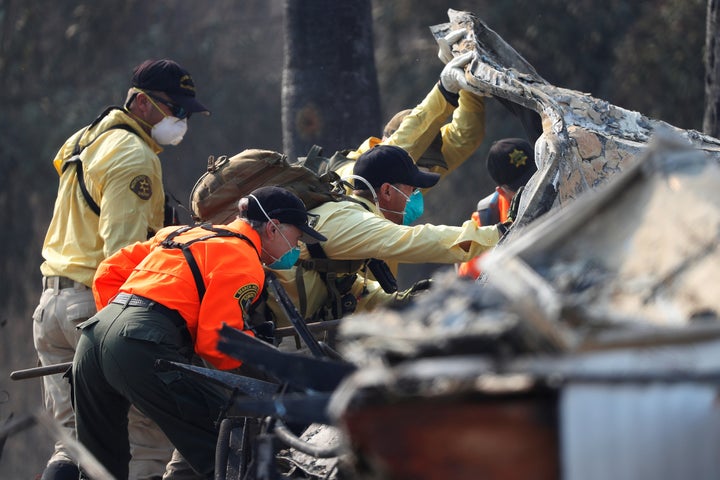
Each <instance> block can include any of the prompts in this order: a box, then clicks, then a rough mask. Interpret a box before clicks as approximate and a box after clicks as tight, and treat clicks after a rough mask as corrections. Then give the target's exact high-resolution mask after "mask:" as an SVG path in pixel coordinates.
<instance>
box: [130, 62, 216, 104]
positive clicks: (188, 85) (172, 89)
mask: <svg viewBox="0 0 720 480" xmlns="http://www.w3.org/2000/svg"><path fill="white" fill-rule="evenodd" d="M132 86H133V87H135V88H138V89H140V90H153V91H157V92H163V93H165V94H166V95H167V96H168V97H170V100H172V101H173V103H176V104H178V105H180V106H181V107H183V108H184V109H185V110H187V111H188V112H189V113H204V114H206V115H210V110H208V109H207V107H205V105H203V104H202V103H200V102H198V101H197V99H196V98H195V82H193V79H192V77H191V76H190V72H188V71H187V70H185V69H184V68H182V67H181V66H180V65H178V63H177V62H174V61H173V60H169V59H166V58H165V59H162V60H145V61H144V62H143V63H141V64H140V65H138V66H137V67H135V69H134V70H133V77H132Z"/></svg>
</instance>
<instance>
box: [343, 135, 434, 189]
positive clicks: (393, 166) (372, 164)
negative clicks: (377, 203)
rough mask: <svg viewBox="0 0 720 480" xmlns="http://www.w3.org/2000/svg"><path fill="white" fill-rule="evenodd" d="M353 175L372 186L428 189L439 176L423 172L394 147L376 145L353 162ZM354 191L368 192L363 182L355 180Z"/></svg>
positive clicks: (403, 151) (399, 149) (405, 153)
mask: <svg viewBox="0 0 720 480" xmlns="http://www.w3.org/2000/svg"><path fill="white" fill-rule="evenodd" d="M353 174H354V175H357V176H358V177H362V178H364V179H365V180H367V181H368V183H370V185H372V186H373V188H376V187H379V186H380V185H382V184H383V183H399V184H403V185H410V186H411V187H418V188H429V187H432V186H433V185H435V184H436V183H437V182H438V180H440V174H438V173H430V172H423V171H420V169H419V168H418V167H417V165H415V162H413V159H412V158H411V157H410V155H408V153H407V152H406V151H405V150H403V149H402V148H400V147H396V146H394V145H378V146H376V147H374V148H371V149H370V150H368V151H366V152H365V153H363V154H362V155H360V156H359V157H358V159H357V160H356V161H355V167H354V168H353ZM354 185H355V190H368V187H367V185H365V183H364V182H361V181H359V180H355V183H354Z"/></svg>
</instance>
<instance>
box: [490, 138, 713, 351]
mask: <svg viewBox="0 0 720 480" xmlns="http://www.w3.org/2000/svg"><path fill="white" fill-rule="evenodd" d="M717 192H720V164H718V162H717V161H716V160H715V159H714V158H711V157H708V156H707V154H706V152H705V151H703V150H701V149H696V148H694V146H693V145H689V144H687V142H686V141H685V139H684V138H683V137H681V136H676V135H671V136H670V137H664V138H663V139H660V138H658V139H657V141H656V142H655V143H654V144H653V146H651V148H649V149H648V150H646V152H645V154H644V156H643V157H642V161H641V162H638V163H637V164H635V165H634V166H633V167H631V168H629V169H627V170H626V171H625V172H624V173H623V174H621V175H618V176H617V177H616V178H615V179H613V180H612V181H611V182H608V184H607V185H605V187H604V188H601V189H598V190H597V191H595V192H589V193H588V194H586V195H584V196H583V198H580V199H578V200H577V201H575V202H573V203H572V204H570V205H568V206H567V207H566V208H564V209H562V210H560V211H557V212H555V213H552V214H550V215H547V216H546V217H544V218H542V219H540V220H538V221H537V222H536V223H535V224H533V225H531V226H530V227H528V228H526V229H524V230H523V231H522V234H521V235H518V237H517V238H516V239H514V241H512V242H509V243H507V244H505V245H503V246H501V247H499V248H498V249H496V251H495V252H493V254H492V255H489V256H488V258H487V260H486V263H485V266H484V268H485V271H486V272H487V276H488V281H489V282H490V283H492V284H493V285H495V286H496V287H497V288H499V289H500V290H501V291H502V292H503V294H504V295H505V296H506V297H508V299H509V301H510V303H512V304H513V305H515V306H516V307H517V308H519V309H520V310H521V311H523V312H526V314H527V315H531V314H530V313H529V312H532V315H534V316H535V317H536V318H541V320H540V321H546V322H551V323H556V322H562V324H563V325H565V326H566V327H567V328H568V329H570V330H571V331H572V334H573V336H572V338H569V341H570V344H569V345H568V346H569V347H577V346H578V345H581V344H583V343H586V342H589V341H592V339H593V335H595V334H596V333H598V332H603V331H607V330H608V329H612V328H617V329H620V328H621V327H629V326H632V325H636V326H637V325H647V324H651V325H655V326H659V327H670V328H673V327H675V328H677V327H682V326H686V325H689V324H694V325H697V324H698V323H704V324H705V325H707V326H708V327H709V328H710V329H712V328H715V329H717V326H718V318H719V316H720V295H718V293H720V287H718V284H720V269H718V265H720V195H719V194H717Z"/></svg>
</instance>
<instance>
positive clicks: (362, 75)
mask: <svg viewBox="0 0 720 480" xmlns="http://www.w3.org/2000/svg"><path fill="white" fill-rule="evenodd" d="M282 123H283V148H284V150H285V153H286V154H287V155H288V156H290V157H291V158H297V157H298V156H303V155H305V154H306V153H307V151H308V149H309V148H310V147H312V145H313V144H317V145H320V146H322V147H323V148H324V149H325V153H326V154H332V152H334V151H335V150H340V149H344V148H351V147H355V146H357V145H359V144H360V143H361V142H362V140H363V139H365V138H366V137H367V136H369V135H372V134H376V133H377V132H379V130H380V101H379V93H378V83H377V74H376V71H375V59H374V54H373V40H372V15H371V6H370V0H358V1H354V2H337V1H335V0H286V1H285V66H284V70H283V86H282Z"/></svg>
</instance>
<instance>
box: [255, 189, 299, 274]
mask: <svg viewBox="0 0 720 480" xmlns="http://www.w3.org/2000/svg"><path fill="white" fill-rule="evenodd" d="M248 196H249V197H251V198H253V199H254V200H255V201H256V202H257V204H258V207H260V210H261V211H262V212H263V215H265V218H267V219H268V222H270V221H272V220H271V219H270V217H269V216H268V214H267V212H266V211H265V209H264V208H263V206H262V204H261V203H260V200H258V199H257V197H255V195H252V194H250V195H248ZM276 228H277V232H278V233H279V234H280V236H281V237H282V238H283V240H285V243H287V244H288V247H290V250H288V251H287V252H285V253H283V254H282V256H281V257H280V258H275V257H274V256H273V255H272V254H271V253H270V252H268V251H267V250H265V252H266V253H267V254H268V255H270V256H271V257H272V258H273V259H274V260H275V261H274V262H273V263H271V264H270V265H268V267H270V268H272V269H273V270H289V269H291V268H292V267H293V266H295V262H297V261H298V258H300V247H298V246H297V245H295V246H294V247H293V246H292V244H291V243H290V240H288V239H287V237H286V236H285V234H283V233H282V230H280V226H279V225H276Z"/></svg>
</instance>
